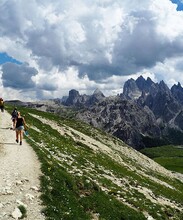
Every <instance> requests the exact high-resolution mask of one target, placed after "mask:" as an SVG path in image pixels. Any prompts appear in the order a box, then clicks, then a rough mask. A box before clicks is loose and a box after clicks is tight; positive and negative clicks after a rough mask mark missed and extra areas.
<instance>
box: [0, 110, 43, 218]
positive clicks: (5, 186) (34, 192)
mask: <svg viewBox="0 0 183 220" xmlns="http://www.w3.org/2000/svg"><path fill="white" fill-rule="evenodd" d="M11 126H12V122H11V116H10V114H8V113H7V112H6V111H5V112H4V113H0V219H3V220H6V219H8V220H11V219H18V216H19V215H20V214H21V213H20V211H19V209H17V208H18V206H20V205H24V207H26V210H27V218H26V219H28V220H32V219H34V220H42V219H45V218H44V216H43V215H42V214H41V210H42V209H43V207H42V206H41V201H40V199H39V196H40V192H39V184H40V182H39V176H40V175H41V171H40V164H39V161H38V158H37V156H36V154H35V152H34V151H33V149H32V148H31V147H30V145H28V144H27V143H26V142H25V140H23V145H22V146H20V145H19V144H17V143H16V142H15V131H13V130H11V129H10V128H11Z"/></svg>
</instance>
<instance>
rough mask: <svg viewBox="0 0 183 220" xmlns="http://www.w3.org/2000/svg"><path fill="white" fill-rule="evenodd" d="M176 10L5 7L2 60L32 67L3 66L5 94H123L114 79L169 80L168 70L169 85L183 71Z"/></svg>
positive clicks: (145, 4) (129, 4)
mask: <svg viewBox="0 0 183 220" xmlns="http://www.w3.org/2000/svg"><path fill="white" fill-rule="evenodd" d="M176 8H177V6H176V4H173V3H172V2H171V1H170V0H161V1H159V0H148V1H147V0H141V1H138V0H125V1H121V0H101V1H98V0H93V1H84V0H75V2H74V4H73V1H72V0H67V1H59V0H54V1H53V2H50V1H48V0H40V1H36V0H34V1H29V2H25V1H23V0H19V1H16V0H12V1H11V2H10V1H8V0H2V1H1V2H0V20H1V26H0V52H7V53H8V55H10V56H12V57H13V58H14V59H16V60H20V61H21V62H22V63H25V62H26V63H29V66H28V65H27V66H26V65H25V64H23V65H15V64H13V65H14V66H12V64H10V63H7V64H4V65H3V67H2V71H3V74H2V82H3V86H4V87H12V88H14V89H17V90H18V89H26V88H27V89H28V88H29V89H30V88H33V87H34V89H35V93H36V94H37V96H38V97H44V96H45V97H48V96H50V97H51V96H53V97H56V96H57V95H59V94H60V96H62V94H63V91H64V92H65V90H66V89H68V90H69V89H72V88H76V89H78V90H82V91H86V90H87V88H88V90H90V89H92V88H94V87H95V86H96V87H98V88H103V90H105V91H107V88H108V91H107V93H108V94H109V93H110V92H111V91H118V90H120V89H121V87H122V85H121V86H120V85H119V83H117V82H116V79H118V80H119V81H120V82H121V84H122V82H123V79H125V78H127V77H131V76H135V74H136V75H139V73H140V72H142V73H143V72H148V71H150V72H152V71H155V72H154V75H156V74H158V70H159V69H161V71H160V72H161V74H162V78H163V77H164V76H165V74H166V70H167V69H169V67H168V63H171V67H172V68H174V71H171V74H172V75H169V79H167V80H171V79H173V77H174V74H175V72H176V70H177V71H178V72H180V70H181V69H182V65H181V62H179V61H178V58H179V57H180V56H182V54H183V39H182V35H183V26H182V22H183V14H182V12H180V11H177V10H176ZM13 69H14V70H16V71H17V73H18V74H19V76H21V77H20V78H16V79H15V77H14V75H13ZM71 70H72V71H71ZM156 71H157V72H156ZM69 74H70V78H69ZM71 76H72V77H71ZM26 77H28V78H27V79H28V80H27V79H26ZM68 78H69V80H67V79H68ZM71 78H72V79H71ZM155 78H156V76H155ZM157 78H160V75H157ZM23 80H25V82H24V83H23ZM180 80H182V79H181V78H180ZM171 81H172V80H171ZM108 82H111V86H109V84H108ZM115 82H116V83H115ZM91 85H92V86H91ZM61 88H62V89H61ZM63 88H64V89H63Z"/></svg>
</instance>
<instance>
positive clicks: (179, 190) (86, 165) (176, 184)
mask: <svg viewBox="0 0 183 220" xmlns="http://www.w3.org/2000/svg"><path fill="white" fill-rule="evenodd" d="M8 110H9V111H11V110H12V108H11V107H9V108H8ZM20 110H21V112H22V114H24V115H25V118H26V121H27V123H28V124H29V125H30V128H29V137H27V141H28V142H29V143H30V145H31V146H32V147H33V148H34V150H35V151H36V153H37V155H38V157H39V160H40V162H41V164H42V173H43V175H42V176H41V177H40V178H41V191H42V197H41V198H42V201H43V204H44V205H45V209H44V210H43V212H44V213H45V215H46V217H47V219H50V220H51V219H54V220H57V219H58V220H60V219H64V220H67V219H72V220H73V219H76V220H77V219H78V220H79V219H83V220H85V219H94V218H95V219H101V220H102V219H103V220H104V219H106V220H110V219H111V220H113V219H115V220H118V219H119V220H122V219H124V220H130V219H131V220H136V219H139V220H143V219H147V217H145V216H148V215H150V216H152V217H153V218H154V219H157V220H158V219H159V220H163V219H169V218H170V217H171V218H172V219H183V214H182V213H181V211H180V207H182V205H183V204H182V201H183V184H182V183H181V182H180V181H178V180H176V179H173V178H168V177H167V176H164V175H163V174H162V173H159V172H157V171H156V170H152V169H148V168H147V167H148V164H146V166H144V167H143V166H142V163H140V162H138V159H137V158H138V157H139V158H140V154H139V153H138V152H132V151H133V150H132V149H129V155H127V154H124V152H123V150H124V151H126V152H128V147H127V146H126V145H124V143H123V142H121V141H119V140H117V139H116V138H113V137H110V136H106V134H104V133H102V132H101V131H99V130H96V129H94V128H91V127H90V126H88V125H85V124H83V123H81V122H76V121H72V120H67V119H63V118H62V119H61V118H60V119H59V118H58V116H55V115H53V114H50V113H44V112H39V111H36V110H33V109H26V108H22V109H20ZM30 113H31V114H30ZM36 115H37V116H41V117H42V118H44V119H46V120H50V121H52V122H53V123H56V124H57V126H58V127H60V128H61V129H62V130H67V129H69V128H73V129H76V130H78V131H80V132H81V133H82V134H85V135H88V136H90V137H92V138H93V141H94V140H96V142H94V144H93V147H95V146H96V148H97V147H98V148H99V143H100V144H101V145H105V146H106V148H107V149H111V152H113V153H112V155H113V156H111V152H110V153H109V152H108V153H107V152H105V151H102V150H93V148H92V147H91V145H89V144H86V142H84V141H83V138H81V137H80V136H79V135H78V134H77V133H74V130H69V132H70V135H69V132H66V133H65V134H64V135H61V134H60V133H59V132H58V129H54V128H53V127H52V126H51V125H50V123H43V121H42V120H41V119H42V118H38V117H36ZM48 122H49V121H48ZM115 146H117V147H115ZM118 148H119V149H120V150H117V149H118ZM130 152H131V153H134V155H135V157H132V156H131V155H130V154H131V153H130ZM136 157H137V158H136ZM137 171H138V172H137ZM157 180H159V181H157ZM161 198H164V201H166V202H161ZM173 205H175V208H172V207H173Z"/></svg>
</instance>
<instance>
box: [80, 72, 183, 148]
mask: <svg viewBox="0 0 183 220" xmlns="http://www.w3.org/2000/svg"><path fill="white" fill-rule="evenodd" d="M182 91H183V89H182V87H181V85H180V84H178V85H177V86H175V85H174V86H173V87H172V88H171V89H169V88H168V86H167V85H166V84H165V82H164V81H161V82H160V83H154V82H153V81H152V80H151V79H150V78H147V79H146V80H145V79H144V78H143V77H142V76H140V77H139V78H138V79H137V80H134V79H130V80H128V81H127V82H126V83H125V84H124V90H123V93H122V94H120V95H119V96H116V97H113V98H111V97H107V98H105V99H99V100H97V102H96V103H93V104H92V105H90V106H89V107H88V109H86V110H85V111H82V113H78V114H77V117H78V118H79V119H81V120H83V121H85V122H87V123H90V124H92V125H93V126H95V127H99V128H101V129H103V130H105V131H107V132H109V133H111V134H113V135H115V136H117V137H118V138H120V139H122V140H123V141H125V142H126V143H127V144H129V145H131V146H132V147H134V148H137V149H139V148H142V147H144V146H147V145H148V146H156V145H160V144H170V143H174V141H176V140H175V139H176V138H177V137H176V138H175V137H173V138H172V136H174V135H172V132H176V135H178V136H182V137H181V138H178V140H180V143H178V144H181V140H183V125H182V124H183V113H182V112H183V106H182V103H181V101H180V100H183V99H182V95H183V93H182ZM176 143H177V141H176Z"/></svg>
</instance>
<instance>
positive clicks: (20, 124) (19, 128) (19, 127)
mask: <svg viewBox="0 0 183 220" xmlns="http://www.w3.org/2000/svg"><path fill="white" fill-rule="evenodd" d="M15 123H16V142H17V143H18V142H19V139H20V145H22V139H23V132H24V129H25V128H26V123H25V119H24V118H23V117H22V116H21V115H20V112H17V118H16V121H15Z"/></svg>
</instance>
